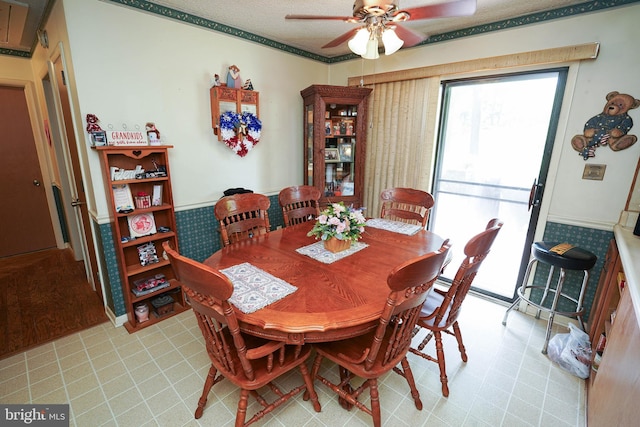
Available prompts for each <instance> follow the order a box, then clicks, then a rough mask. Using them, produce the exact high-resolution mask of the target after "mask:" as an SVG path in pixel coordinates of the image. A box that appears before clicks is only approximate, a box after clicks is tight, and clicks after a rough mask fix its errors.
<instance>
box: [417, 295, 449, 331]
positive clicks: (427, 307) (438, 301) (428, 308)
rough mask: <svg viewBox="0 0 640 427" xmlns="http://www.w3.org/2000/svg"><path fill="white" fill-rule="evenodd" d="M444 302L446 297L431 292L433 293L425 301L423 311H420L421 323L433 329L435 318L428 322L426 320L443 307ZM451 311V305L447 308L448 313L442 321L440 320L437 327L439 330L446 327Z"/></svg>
mask: <svg viewBox="0 0 640 427" xmlns="http://www.w3.org/2000/svg"><path fill="white" fill-rule="evenodd" d="M443 301H444V295H441V294H440V293H438V292H434V291H433V290H431V292H429V295H427V299H426V300H425V301H424V304H422V310H420V323H422V324H424V325H428V326H430V327H433V326H434V325H433V323H434V321H435V317H434V318H432V319H427V320H425V319H424V318H425V317H428V316H430V315H431V314H432V313H433V312H434V311H436V310H437V309H438V308H439V307H440V306H441V305H442V302H443ZM450 310H451V304H449V306H448V307H447V311H446V312H445V314H444V316H442V319H440V322H439V324H438V325H437V327H438V328H444V327H445V326H446V323H447V318H448V317H449V311H450Z"/></svg>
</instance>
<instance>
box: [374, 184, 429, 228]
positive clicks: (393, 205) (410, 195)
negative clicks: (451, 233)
mask: <svg viewBox="0 0 640 427" xmlns="http://www.w3.org/2000/svg"><path fill="white" fill-rule="evenodd" d="M380 200H381V203H382V208H381V212H380V218H386V219H391V220H394V221H401V222H408V223H415V224H419V225H422V227H423V228H425V229H426V227H427V221H428V220H429V212H430V210H431V208H432V207H433V204H434V201H433V196H432V195H431V194H429V193H427V192H426V191H422V190H416V189H414V188H402V187H396V188H388V189H386V190H384V191H382V193H380Z"/></svg>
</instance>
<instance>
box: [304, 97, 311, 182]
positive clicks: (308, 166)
mask: <svg viewBox="0 0 640 427" xmlns="http://www.w3.org/2000/svg"><path fill="white" fill-rule="evenodd" d="M304 116H305V123H304V128H305V134H306V138H305V142H304V144H305V148H304V149H305V158H306V159H307V162H306V164H305V176H306V177H307V178H306V181H307V185H313V104H309V105H306V106H305V114H304Z"/></svg>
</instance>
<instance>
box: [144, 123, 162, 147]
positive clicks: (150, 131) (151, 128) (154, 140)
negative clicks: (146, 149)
mask: <svg viewBox="0 0 640 427" xmlns="http://www.w3.org/2000/svg"><path fill="white" fill-rule="evenodd" d="M144 127H145V129H146V131H147V138H148V139H149V145H160V131H159V130H158V129H156V125H155V124H154V123H151V122H149V123H147V124H146V125H145V126H144Z"/></svg>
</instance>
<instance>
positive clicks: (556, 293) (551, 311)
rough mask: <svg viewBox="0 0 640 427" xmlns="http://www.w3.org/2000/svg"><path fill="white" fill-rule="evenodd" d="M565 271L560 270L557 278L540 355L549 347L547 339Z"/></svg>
mask: <svg viewBox="0 0 640 427" xmlns="http://www.w3.org/2000/svg"><path fill="white" fill-rule="evenodd" d="M564 278H565V271H564V268H561V269H560V277H559V278H558V285H557V286H556V291H555V295H554V297H553V303H552V304H551V309H550V311H549V321H548V323H547V333H546V335H545V337H544V346H543V347H542V354H547V347H548V346H549V338H551V328H552V327H553V319H554V317H555V316H556V308H557V306H558V300H559V299H560V295H561V294H562V285H563V284H564Z"/></svg>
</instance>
